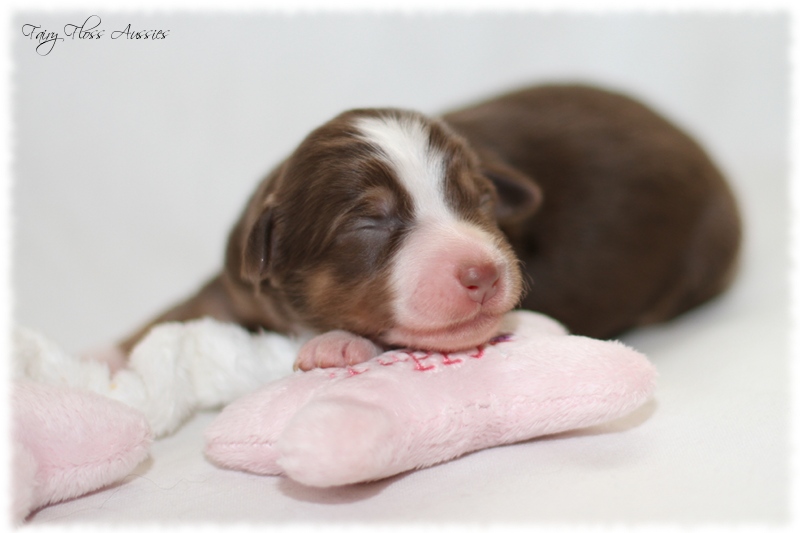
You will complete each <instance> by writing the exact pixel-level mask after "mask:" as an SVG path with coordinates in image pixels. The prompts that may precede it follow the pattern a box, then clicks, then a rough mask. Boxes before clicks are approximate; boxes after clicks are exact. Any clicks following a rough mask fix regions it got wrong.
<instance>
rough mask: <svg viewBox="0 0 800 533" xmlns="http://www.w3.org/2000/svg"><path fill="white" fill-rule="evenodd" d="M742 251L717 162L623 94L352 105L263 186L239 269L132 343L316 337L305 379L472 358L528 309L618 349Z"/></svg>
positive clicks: (721, 276) (301, 363) (683, 305)
mask: <svg viewBox="0 0 800 533" xmlns="http://www.w3.org/2000/svg"><path fill="white" fill-rule="evenodd" d="M739 242H740V221H739V215H738V211H737V208H736V204H735V201H734V199H733V196H732V194H731V191H730V189H729V188H728V186H727V185H726V183H725V181H724V179H723V178H722V176H721V175H720V173H719V172H718V171H717V169H716V168H715V167H714V165H713V163H712V162H711V161H710V160H709V158H708V157H707V156H706V154H705V153H704V152H703V150H702V149H701V148H700V147H699V146H698V145H697V144H696V143H695V142H694V141H693V140H692V139H690V138H689V137H688V136H687V135H686V134H684V133H683V132H681V131H680V130H678V129H677V128H676V127H675V126H673V125H671V124H670V123H668V122H667V121H665V120H664V119H663V118H661V117H660V116H658V115H657V114H655V113H654V112H653V111H651V110H649V109H648V108H646V107H644V106H643V105H641V104H639V103H637V102H635V101H633V100H631V99H629V98H627V97H625V96H622V95H619V94H615V93H611V92H607V91H603V90H599V89H596V88H590V87H584V86H540V87H534V88H529V89H524V90H521V91H518V92H515V93H511V94H507V95H504V96H501V97H499V98H496V99H493V100H489V101H487V102H484V103H481V104H478V105H475V106H472V107H468V108H465V109H462V110H459V111H455V112H451V113H448V114H445V115H443V116H442V117H440V118H431V117H427V116H425V115H422V114H420V113H417V112H413V111H407V110H399V109H357V110H351V111H347V112H345V113H342V114H341V115H339V116H337V117H335V118H334V119H333V120H331V121H330V122H328V123H326V124H323V125H322V126H320V127H319V128H317V129H316V130H314V131H313V132H311V134H309V135H308V137H306V139H305V140H304V141H303V142H302V143H301V144H300V145H299V146H298V147H297V149H296V150H295V151H294V153H292V154H291V155H290V156H289V157H288V158H287V159H286V160H285V161H283V162H282V163H281V164H280V165H279V166H278V167H277V168H276V169H274V170H273V171H272V172H271V173H270V174H269V175H268V176H267V177H266V179H264V180H263V181H262V182H261V184H260V185H259V186H258V188H257V189H256V191H255V193H254V194H253V195H252V197H251V198H250V200H249V202H248V203H247V206H246V207H245V210H244V213H243V214H242V215H241V217H240V219H239V220H238V221H237V222H236V224H235V226H234V227H233V230H232V231H231V233H230V237H229V240H228V245H227V252H226V257H225V264H224V268H223V270H222V272H221V273H220V274H219V275H218V276H216V277H214V278H213V279H212V280H211V281H209V282H208V283H207V284H206V285H205V286H204V287H202V288H201V289H200V291H199V292H198V293H197V294H196V295H194V296H193V297H191V298H190V299H188V300H187V301H185V302H183V303H181V304H179V305H178V306H176V307H174V308H172V309H171V310H169V311H167V312H166V313H164V314H163V315H161V316H159V317H158V318H156V319H155V320H154V321H153V322H151V323H150V324H148V325H147V326H146V327H145V328H143V329H142V330H140V331H139V332H138V333H136V334H134V335H132V336H131V337H129V338H128V339H126V340H125V341H124V342H123V343H122V344H121V348H122V349H123V350H124V351H126V352H127V351H129V350H130V349H131V347H132V346H133V345H134V344H135V343H136V342H137V341H138V340H139V339H140V338H141V337H142V336H143V335H144V333H146V331H147V330H148V329H149V328H150V327H152V326H153V325H154V324H157V323H160V322H165V321H176V320H177V321H183V320H189V319H193V318H199V317H201V316H212V317H214V318H217V319H220V320H225V321H233V322H237V323H239V324H242V325H243V326H246V327H248V328H250V329H253V330H257V329H259V328H265V329H268V330H272V331H277V332H282V333H290V334H292V333H295V334H296V333H302V332H308V331H311V332H315V333H317V334H318V335H317V336H316V337H314V338H312V339H311V340H310V341H309V342H307V343H306V344H305V345H304V346H303V347H302V349H301V351H300V353H299V355H298V357H297V362H296V367H298V368H301V369H304V370H307V369H310V368H314V367H327V366H343V365H351V364H356V363H359V362H362V361H364V360H366V359H368V358H370V357H372V356H374V355H376V354H377V353H379V352H380V351H382V350H384V349H385V348H387V347H390V346H391V347H396V346H403V347H409V348H415V349H427V350H436V351H444V352H447V351H455V350H460V349H464V348H468V347H472V346H475V345H478V344H481V343H482V342H485V341H486V340H487V339H489V338H490V337H491V336H492V335H493V334H495V333H496V330H497V327H498V324H499V322H500V320H501V317H502V316H503V315H504V314H505V313H506V312H508V311H509V310H511V309H513V308H514V307H516V306H518V305H521V306H522V307H524V308H527V309H532V310H535V311H539V312H542V313H545V314H547V315H550V316H551V317H553V318H555V319H557V320H559V321H561V322H562V323H564V324H565V325H566V326H567V327H568V328H569V329H570V330H571V332H572V333H574V334H580V335H587V336H592V337H598V338H608V337H611V336H615V335H617V334H619V333H621V332H623V331H625V330H627V329H629V328H632V327H635V326H639V325H643V324H649V323H653V322H658V321H663V320H667V319H669V318H672V317H674V316H676V315H677V314H679V313H682V312H684V311H686V310H688V309H691V308H693V307H695V306H697V305H699V304H701V303H703V302H705V301H707V300H708V299H710V298H712V297H713V296H715V295H717V294H719V293H720V292H721V291H723V290H724V289H725V288H726V286H727V285H728V284H729V283H730V281H731V279H732V277H733V272H734V266H735V263H736V257H737V254H738V249H739ZM526 286H529V290H526V291H524V290H523V288H524V287H526Z"/></svg>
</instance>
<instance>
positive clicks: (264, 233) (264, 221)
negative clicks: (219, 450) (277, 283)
mask: <svg viewBox="0 0 800 533" xmlns="http://www.w3.org/2000/svg"><path fill="white" fill-rule="evenodd" d="M273 221H274V208H273V202H271V201H270V200H267V202H265V203H264V205H263V208H262V210H261V212H260V213H259V214H258V216H257V217H256V218H255V219H254V220H253V221H252V222H251V223H250V226H249V228H245V236H244V239H243V243H242V260H241V276H242V278H243V279H245V280H247V281H249V282H250V283H252V284H253V285H255V286H256V287H258V286H259V285H261V282H262V281H264V280H265V279H267V278H268V277H269V273H270V266H271V264H272V261H273V259H274V257H273V255H274V253H273V251H274V249H275V242H274V241H275V239H274V235H273V234H274V224H273Z"/></svg>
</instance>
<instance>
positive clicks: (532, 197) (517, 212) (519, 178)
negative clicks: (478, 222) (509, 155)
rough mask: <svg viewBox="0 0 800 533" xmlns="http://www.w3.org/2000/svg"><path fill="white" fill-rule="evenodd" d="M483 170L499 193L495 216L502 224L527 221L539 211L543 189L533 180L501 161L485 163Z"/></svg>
mask: <svg viewBox="0 0 800 533" xmlns="http://www.w3.org/2000/svg"><path fill="white" fill-rule="evenodd" d="M482 170H483V175H484V176H486V177H487V178H489V180H490V181H491V182H492V183H493V184H494V188H495V190H496V191H497V206H496V207H495V216H496V217H497V221H498V222H499V223H500V224H507V223H510V222H516V221H518V220H522V219H525V218H527V217H529V216H531V215H532V214H534V213H535V212H536V211H537V210H538V209H539V206H540V205H541V204H542V189H541V188H540V187H539V185H537V184H536V182H535V181H534V180H533V178H531V177H530V176H527V175H525V174H523V173H522V172H519V171H518V170H516V169H514V168H512V167H510V166H508V165H506V164H505V163H501V162H499V161H488V162H484V164H483V165H482Z"/></svg>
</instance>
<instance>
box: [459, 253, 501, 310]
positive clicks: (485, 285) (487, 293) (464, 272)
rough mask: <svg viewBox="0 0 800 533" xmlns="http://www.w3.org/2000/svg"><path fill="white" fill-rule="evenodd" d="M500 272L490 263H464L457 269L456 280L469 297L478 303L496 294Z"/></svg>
mask: <svg viewBox="0 0 800 533" xmlns="http://www.w3.org/2000/svg"><path fill="white" fill-rule="evenodd" d="M498 279H500V273H499V272H498V271H497V267H496V266H494V265H493V264H492V263H484V264H481V265H477V266H475V265H465V266H461V267H460V268H459V269H458V281H460V282H461V285H463V286H464V288H466V289H467V295H468V296H469V298H470V299H471V300H473V301H475V302H478V303H484V302H486V301H488V300H489V299H490V298H491V297H492V296H494V295H495V294H497V280H498Z"/></svg>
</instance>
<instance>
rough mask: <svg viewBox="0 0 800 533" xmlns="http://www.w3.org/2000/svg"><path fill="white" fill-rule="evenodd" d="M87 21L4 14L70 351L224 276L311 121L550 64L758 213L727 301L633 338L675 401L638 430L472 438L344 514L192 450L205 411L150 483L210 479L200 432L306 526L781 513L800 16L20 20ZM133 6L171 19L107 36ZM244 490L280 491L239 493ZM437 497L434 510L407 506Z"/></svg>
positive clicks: (21, 264) (44, 516) (29, 189)
mask: <svg viewBox="0 0 800 533" xmlns="http://www.w3.org/2000/svg"><path fill="white" fill-rule="evenodd" d="M92 13H93V12H92V11H88V12H87V11H73V12H63V13H60V12H54V13H42V12H36V13H17V14H16V15H15V17H14V18H13V21H12V29H13V31H12V32H11V40H12V46H13V67H14V71H13V78H12V80H13V82H12V97H13V108H12V109H13V111H12V112H13V117H12V118H13V130H12V137H11V138H12V141H13V147H12V155H13V178H14V181H13V192H12V201H13V206H12V208H13V211H12V214H13V226H12V227H13V249H12V251H13V260H12V289H13V297H14V300H13V312H12V317H13V319H14V320H15V321H16V322H18V323H21V324H23V325H26V326H29V327H33V328H36V329H38V330H40V331H42V332H44V333H45V334H47V335H48V336H50V337H51V338H53V339H54V340H55V341H57V342H58V343H60V344H61V345H62V346H64V347H65V348H67V349H68V350H72V351H77V350H81V349H85V348H89V347H92V346H95V345H97V344H100V343H104V342H110V341H112V340H114V339H115V338H117V337H119V336H121V335H123V334H125V333H127V332H128V331H129V330H131V329H132V328H134V327H136V326H137V325H138V324H139V323H140V322H142V321H144V320H145V319H147V318H149V317H150V316H152V315H153V314H154V313H155V312H157V311H159V310H161V309H162V308H163V307H165V306H167V305H169V304H171V303H172V302H174V301H175V300H176V299H178V298H180V297H183V296H186V295H188V294H189V293H190V292H191V291H192V290H193V289H194V288H196V287H197V286H198V285H199V284H200V283H201V282H202V281H204V280H205V279H206V278H207V277H209V276H211V275H212V274H213V273H214V272H215V271H216V269H217V268H218V267H219V265H220V262H221V258H222V252H223V247H224V242H225V238H226V235H227V231H228V229H229V227H230V225H231V224H232V222H233V221H234V220H235V219H236V217H237V216H238V213H239V210H240V209H241V208H242V207H243V205H244V202H245V200H246V198H247V196H248V195H249V193H250V192H251V191H252V189H253V188H254V187H255V185H256V183H257V182H258V180H259V179H260V178H261V177H262V176H263V175H264V174H265V173H266V172H267V171H268V170H269V169H270V168H271V166H272V165H274V164H276V163H277V162H278V161H279V160H280V159H281V158H282V157H284V156H285V155H287V153H288V152H289V151H290V150H291V149H292V148H293V147H294V146H295V145H296V144H297V143H298V142H299V141H300V139H302V137H303V136H304V135H305V134H306V133H308V132H309V131H310V130H311V129H312V128H313V127H315V126H317V125H319V124H320V123H322V122H324V121H325V120H327V119H329V118H331V117H332V116H333V115H335V114H337V113H339V112H340V111H343V110H344V109H347V108H351V107H365V106H400V107H409V108H414V109H418V110H421V111H424V112H428V113H434V114H435V113H438V112H442V111H445V110H447V109H449V108H451V107H455V106H459V105H462V104H465V103H469V102H470V101H472V100H475V99H479V98H483V97H485V96H489V95H491V94H493V93H495V92H498V91H505V90H508V89H512V88H516V87H518V86H520V85H523V84H527V83H536V82H544V81H583V82H591V83H597V84H600V85H603V86H606V87H611V88H616V89H620V90H623V91H625V92H628V93H629V94H633V95H635V96H638V97H639V98H641V99H643V100H644V101H646V102H648V103H650V104H651V105H652V106H654V107H655V108H656V109H658V110H659V111H662V112H663V113H664V114H666V115H667V116H669V117H670V118H672V119H673V120H674V121H676V122H677V123H679V124H680V125H682V126H684V127H685V128H686V129H687V130H689V131H690V132H691V133H692V134H694V135H695V136H696V137H697V138H698V139H699V140H700V141H701V142H702V143H703V144H704V145H705V146H706V147H707V148H708V150H709V152H710V153H711V155H712V157H714V159H715V160H716V161H717V162H718V163H719V165H720V167H721V168H722V169H723V171H724V172H725V173H726V174H727V175H728V176H729V178H730V180H731V183H732V185H733V187H734V189H735V191H736V192H737V195H738V196H739V199H740V202H741V205H742V210H743V214H744V217H745V223H746V246H745V254H744V257H743V261H742V270H741V275H740V277H739V280H738V283H737V284H736V286H735V287H734V289H733V290H732V291H731V292H730V293H728V294H727V295H726V296H725V297H723V298H721V299H720V300H718V301H716V302H714V303H712V304H711V305H709V306H706V307H705V308H703V309H701V310H698V311H696V312H694V313H691V314H689V315H687V316H686V317H684V318H683V319H681V320H678V321H676V322H675V323H672V324H669V325H667V326H661V327H655V328H650V329H648V330H644V331H640V332H637V333H635V334H632V335H630V336H628V337H626V339H625V340H626V341H627V342H629V343H631V344H633V345H634V346H635V347H637V348H639V349H641V350H642V351H644V352H645V353H647V354H648V355H650V356H651V360H653V361H654V362H655V363H656V365H657V366H658V368H659V371H660V373H661V381H660V390H659V395H658V398H657V401H656V402H654V403H652V404H650V405H649V406H648V407H647V409H646V410H645V411H642V412H641V413H639V414H638V415H637V416H638V418H635V423H634V422H633V421H630V422H629V423H627V424H622V425H621V426H616V427H617V430H615V431H611V432H610V433H603V432H598V434H591V433H579V434H578V436H585V437H586V438H577V439H552V440H545V441H534V442H530V443H525V444H523V445H520V446H517V447H511V448H503V449H498V450H491V451H490V452H486V453H483V454H476V455H473V456H470V457H467V458H465V459H463V460H459V461H456V462H453V463H449V464H447V465H442V466H440V467H436V468H434V469H430V470H426V471H423V472H419V473H416V474H411V475H409V476H405V477H402V478H400V479H399V480H396V481H395V482H393V483H389V484H387V485H385V486H382V487H381V489H380V490H378V491H376V492H374V493H373V492H368V494H367V496H363V494H364V493H363V492H361V493H353V494H350V496H348V497H345V498H344V502H343V503H340V505H338V506H336V505H329V502H328V503H326V502H324V501H323V502H319V501H315V500H314V498H311V501H310V502H309V501H308V497H306V496H307V494H305V495H304V493H302V491H300V493H298V492H297V491H292V490H289V491H287V490H286V489H285V485H284V486H283V487H284V488H283V489H282V490H281V485H280V484H278V482H277V481H274V480H264V479H261V478H250V477H245V478H243V479H245V480H246V481H242V478H228V477H225V476H229V475H231V474H230V473H225V472H218V471H216V470H214V469H213V468H212V467H211V466H210V465H208V464H207V463H205V462H204V460H203V458H202V456H201V455H200V454H199V451H198V450H199V449H200V444H199V443H198V442H196V440H197V439H200V437H199V435H200V432H201V431H202V424H203V423H207V420H206V419H203V418H202V417H201V418H199V419H196V420H195V421H194V422H193V425H190V426H189V427H187V428H186V430H185V431H184V433H183V434H182V435H178V436H176V439H174V440H172V441H162V442H159V443H157V446H156V448H154V461H153V462H152V464H151V465H150V466H149V467H148V470H147V472H146V473H143V474H142V475H143V476H146V477H148V479H150V480H151V481H153V482H154V483H156V484H157V481H158V480H159V479H162V480H163V479H167V478H169V476H173V477H175V478H176V479H186V478H187V476H189V477H191V476H190V474H186V473H185V471H182V470H178V471H177V472H176V471H175V470H174V468H183V467H170V466H168V465H165V461H164V460H163V459H162V461H161V462H159V460H158V458H159V455H158V454H159V453H161V454H162V457H164V456H169V454H174V453H178V452H176V451H175V450H176V449H180V446H184V445H187V446H190V447H192V446H193V448H192V450H193V453H195V454H196V455H197V457H196V462H195V463H193V466H186V467H185V468H188V469H189V470H190V471H192V472H194V470H191V469H192V468H197V469H201V470H202V471H203V475H204V476H206V475H207V476H208V478H204V479H206V480H207V481H208V483H217V484H221V485H220V486H225V487H228V485H225V483H229V485H230V487H228V490H229V492H228V496H227V498H230V501H234V500H236V501H238V502H240V505H241V506H242V508H241V509H238V510H239V511H241V512H242V513H244V516H250V517H253V518H258V519H263V520H271V519H286V518H291V517H293V516H295V513H298V512H300V511H301V510H302V516H304V517H305V518H304V519H306V520H312V521H315V520H334V521H340V520H347V519H349V520H356V521H358V520H359V519H367V518H369V517H373V516H384V517H385V518H386V519H389V520H404V519H409V518H415V517H419V518H421V519H427V520H460V519H463V520H499V519H501V518H503V517H510V518H516V519H524V520H532V521H537V520H558V521H564V520H567V521H570V520H578V521H581V520H607V521H620V520H622V521H625V520H637V521H651V520H655V521H679V522H680V521H690V522H703V521H715V522H718V521H735V522H742V521H775V520H780V519H783V518H786V516H787V507H786V495H787V492H786V491H787V486H788V480H787V465H788V440H787V439H788V434H787V416H788V403H789V400H788V377H787V368H788V366H787V365H788V361H787V339H788V318H787V315H788V311H787V306H788V295H787V292H788V284H787V279H786V277H787V276H786V274H787V259H786V248H785V242H786V238H787V227H788V216H787V211H788V209H787V206H788V198H787V195H788V189H787V165H788V156H787V136H788V112H789V93H788V83H789V62H788V45H789V35H788V33H789V24H788V17H787V16H785V15H779V14H774V15H765V14H760V15H759V14H738V15H737V14H724V13H716V14H715V13H711V14H631V13H619V14H585V15H578V14H564V13H562V14H541V13H509V14H500V13H479V14H473V15H465V14H462V15H456V14H438V15H435V14H418V15H399V14H396V15H387V14H383V15H374V14H373V15H369V14H360V15H356V14H328V15H320V14H317V15H312V14H309V15H295V16H284V15H276V14H273V15H269V14H257V13H254V12H252V13H248V12H243V13H234V14H225V15H223V14H194V15H191V14H155V15H152V16H142V15H138V14H135V13H131V14H120V13H106V14H104V13H102V12H100V13H99V14H100V16H101V18H102V25H101V29H105V34H104V35H103V37H102V38H101V39H100V40H99V41H94V40H91V41H73V40H70V39H69V38H67V40H65V41H63V42H59V43H57V45H56V46H55V48H54V49H53V51H52V52H51V53H50V54H49V55H47V56H46V57H41V56H39V55H37V53H36V51H35V43H33V42H31V41H29V40H27V39H26V38H25V37H24V36H23V35H22V32H21V27H22V25H23V24H26V23H32V24H37V25H41V26H42V28H45V29H49V30H52V31H59V32H63V27H64V25H65V24H69V23H74V24H78V25H80V24H81V23H82V22H83V20H84V19H85V18H86V17H87V16H89V15H91V14H92ZM128 23H130V24H131V25H132V27H133V28H141V29H159V28H161V29H165V30H169V35H168V37H167V38H166V39H165V40H163V41H156V42H150V41H125V40H124V39H118V40H112V39H111V38H110V34H111V32H112V31H116V30H120V29H123V28H124V27H125V26H126V25H127V24H128ZM62 36H63V35H62ZM198 424H199V425H198ZM623 426H624V427H626V428H628V430H627V431H622V432H620V431H618V429H619V428H620V427H623ZM181 438H182V439H183V440H181ZM189 443H194V444H189ZM171 446H172V447H171ZM175 447H177V448H175ZM621 450H626V451H625V452H624V453H623V452H622V451H621ZM481 461H484V462H481ZM470 465H471V466H470ZM170 468H173V470H170ZM203 469H205V470H203ZM465 469H466V470H465ZM476 472H479V473H480V474H479V478H480V485H481V487H482V488H481V494H480V495H478V494H477V493H476V494H472V493H470V492H469V491H467V493H465V494H462V493H460V492H459V493H458V495H454V494H453V493H452V491H453V490H454V489H457V488H458V487H461V486H467V484H473V483H476V484H477V482H476V481H475V479H476V478H475V476H476V475H477V474H476ZM159 476H165V477H161V478H159ZM220 476H221V478H218V477H220ZM200 485H202V484H198V486H200ZM251 485H253V486H255V485H257V486H258V487H260V489H261V490H264V491H265V492H266V493H267V494H268V496H269V497H266V496H264V498H265V499H266V501H265V500H264V499H255V498H253V496H252V495H251V496H250V498H253V499H252V500H248V499H247V498H246V497H244V496H243V494H242V493H239V492H237V490H243V487H246V486H251ZM143 486H147V485H143ZM193 486H194V485H193V484H191V483H190V488H189V491H190V493H191V490H192V487H193ZM131 487H133V488H134V489H135V488H136V487H137V485H136V482H133V483H131V484H129V485H125V486H123V488H122V489H121V490H120V491H118V492H117V493H115V498H117V499H118V500H119V504H118V507H115V502H117V500H113V499H112V500H111V503H109V502H108V501H107V500H105V499H101V500H97V501H96V502H95V503H94V504H92V500H91V498H88V499H87V498H84V499H81V500H76V501H75V502H71V503H68V504H63V505H61V506H55V507H53V508H49V509H46V510H45V511H42V512H41V513H40V514H39V516H38V517H37V519H39V520H42V521H44V520H55V521H58V520H81V519H94V518H97V517H100V518H104V519H107V520H108V519H125V518H127V519H135V518H136V517H141V516H143V511H142V509H141V508H138V507H136V506H135V505H134V506H133V510H131V503H130V502H129V501H126V500H125V494H126V493H125V490H133V489H131ZM434 489H435V490H434ZM197 490H200V492H199V493H197V496H196V499H197V501H195V503H194V505H196V506H197V507H196V508H192V507H190V510H189V511H186V512H185V513H184V514H185V516H186V517H194V518H199V519H214V518H216V519H226V520H227V519H229V518H232V516H231V513H230V506H229V505H224V503H225V500H224V498H225V496H218V497H217V499H211V500H208V499H203V495H205V494H206V493H205V492H203V491H205V490H206V489H202V490H201V489H197ZM448 490H450V491H451V492H450V493H448ZM456 492H458V491H456ZM432 493H435V494H436V497H437V498H442V503H441V505H439V506H424V505H423V506H419V505H418V506H416V507H413V506H411V507H408V506H406V507H404V506H401V505H399V502H396V501H395V498H398V496H400V495H402V496H403V497H405V498H407V499H408V498H410V502H411V503H414V502H416V503H420V502H419V501H417V500H416V499H415V498H422V499H423V500H425V499H426V498H430V497H432V496H431V494H432ZM182 494H183V493H182ZM298 494H299V496H298ZM426 494H427V497H426V496H425V495H426ZM359 495H360V496H359ZM105 496H106V498H107V497H108V495H107V494H106V495H105ZM101 497H102V493H101ZM172 497H173V498H177V500H171V499H170V496H169V494H167V495H164V494H158V495H152V496H151V500H152V501H149V500H147V504H148V505H151V506H152V508H151V509H150V511H148V512H149V513H154V514H155V516H162V515H163V516H164V517H170V516H175V512H176V506H178V505H179V504H178V503H176V502H178V501H180V502H185V501H187V500H186V498H187V496H186V495H179V494H175V493H173V494H172ZM220 498H222V500H220ZM145 499H146V498H145ZM317 499H319V498H317ZM189 500H191V498H189ZM322 500H324V498H322ZM534 501H535V502H536V505H532V504H531V502H534ZM101 503H102V504H103V505H102V506H101ZM141 504H142V502H141V501H139V502H138V503H137V505H141ZM186 505H188V504H186ZM76 506H77V507H76ZM87 506H88V507H87ZM86 508H88V509H89V510H85V509H86ZM76 509H83V511H80V512H79V511H77V510H76ZM98 509H99V510H98ZM95 511H97V512H95ZM104 512H105V513H107V514H105V515H104V514H103V513H104ZM93 513H94V514H93ZM137 513H138V514H137ZM381 513H383V514H381ZM178 514H180V513H178Z"/></svg>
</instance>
